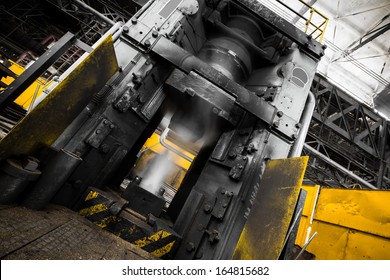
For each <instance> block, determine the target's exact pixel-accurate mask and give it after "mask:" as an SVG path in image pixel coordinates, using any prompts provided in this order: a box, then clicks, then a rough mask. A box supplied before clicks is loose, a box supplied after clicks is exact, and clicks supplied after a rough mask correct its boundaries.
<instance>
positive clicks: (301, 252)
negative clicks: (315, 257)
mask: <svg viewBox="0 0 390 280" xmlns="http://www.w3.org/2000/svg"><path fill="white" fill-rule="evenodd" d="M317 234H318V232H315V233H313V235H312V236H311V237H310V239H309V240H308V241H307V242H306V244H305V245H304V246H303V248H302V250H301V251H300V252H299V254H298V255H297V256H296V258H295V260H297V259H299V257H300V256H301V255H302V254H303V252H305V250H306V248H307V246H309V245H310V243H311V241H312V240H313V239H314V237H316V235H317Z"/></svg>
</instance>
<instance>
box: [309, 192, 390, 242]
mask: <svg viewBox="0 0 390 280" xmlns="http://www.w3.org/2000/svg"><path fill="white" fill-rule="evenodd" d="M389 201H390V192H389V191H376V190H349V189H330V188H323V189H322V190H321V195H320V198H319V202H318V206H317V210H316V214H315V219H316V220H320V221H324V222H327V223H332V224H336V225H340V226H344V227H347V228H351V229H357V230H360V231H364V232H368V233H372V234H377V235H380V236H384V237H388V238H390V203H389Z"/></svg>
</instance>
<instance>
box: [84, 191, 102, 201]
mask: <svg viewBox="0 0 390 280" xmlns="http://www.w3.org/2000/svg"><path fill="white" fill-rule="evenodd" d="M98 196H99V193H98V192H93V191H90V192H89V194H88V195H87V197H86V198H85V201H88V200H91V199H94V198H97V197H98Z"/></svg>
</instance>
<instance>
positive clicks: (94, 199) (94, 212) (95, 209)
mask: <svg viewBox="0 0 390 280" xmlns="http://www.w3.org/2000/svg"><path fill="white" fill-rule="evenodd" d="M113 203H114V200H112V199H109V198H108V197H106V196H104V195H102V194H100V193H98V192H97V191H95V190H91V191H90V192H89V193H88V195H87V196H86V198H85V199H84V203H83V204H82V206H81V207H82V208H81V209H80V210H79V211H78V212H79V214H80V215H81V216H84V217H86V218H87V219H88V220H90V221H91V222H93V223H94V224H96V225H97V226H99V227H101V228H105V227H107V226H108V225H109V224H110V223H112V222H116V221H117V220H118V219H119V218H118V217H116V216H115V215H112V214H111V213H110V210H109V209H110V206H111V205H112V204H113Z"/></svg>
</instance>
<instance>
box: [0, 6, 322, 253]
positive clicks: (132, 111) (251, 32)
mask: <svg viewBox="0 0 390 280" xmlns="http://www.w3.org/2000/svg"><path fill="white" fill-rule="evenodd" d="M111 33H112V34H113V35H112V36H111V35H109V36H105V37H104V38H103V39H102V40H101V43H100V44H99V45H98V46H96V48H94V50H93V51H92V52H91V53H90V54H89V55H87V56H86V57H85V58H84V59H83V60H82V61H81V62H80V63H78V65H77V67H74V68H72V69H70V70H69V71H68V73H69V74H68V75H67V76H66V77H65V78H64V79H63V80H62V81H61V82H60V83H59V84H58V85H57V86H56V87H55V88H54V89H53V90H52V91H51V93H50V94H48V96H47V97H46V98H45V99H43V100H42V101H41V102H40V103H39V105H37V106H36V107H35V108H34V110H32V111H31V113H29V114H28V115H27V116H26V117H25V118H24V119H23V120H22V121H21V122H19V123H18V125H17V126H15V127H14V128H13V129H12V130H11V131H10V133H8V135H7V136H6V137H5V138H3V139H2V140H1V142H0V157H1V160H2V162H3V167H2V171H1V175H0V182H1V188H2V189H3V190H2V193H3V194H2V198H1V200H2V201H1V202H2V203H14V202H18V203H21V205H23V206H26V207H28V208H32V209H37V210H39V209H43V208H44V207H45V206H46V205H47V204H48V203H55V204H60V205H63V206H66V207H68V208H70V209H72V210H74V211H77V212H79V213H80V214H81V215H83V216H85V217H86V218H87V219H89V220H91V221H92V222H94V223H95V224H97V225H98V226H100V227H102V228H105V229H106V230H107V231H109V232H112V233H114V234H116V235H118V236H120V237H121V238H123V239H125V240H127V241H129V242H131V243H133V244H135V245H137V246H138V247H140V248H142V249H144V250H145V251H147V252H150V253H151V254H152V255H154V256H157V257H161V258H169V259H278V258H283V254H285V253H286V252H285V250H283V249H284V248H285V247H286V243H288V239H289V236H290V233H291V230H289V229H291V228H292V226H293V225H294V219H293V216H294V209H295V207H296V204H297V201H298V196H299V191H300V185H301V183H302V179H303V174H304V170H305V166H306V162H307V158H305V157H299V156H300V153H301V150H302V147H303V142H304V139H305V136H306V133H307V129H308V126H309V121H310V118H311V114H312V112H313V109H314V97H313V95H312V94H311V93H310V92H309V89H310V85H311V82H312V79H313V76H314V73H315V70H316V66H317V63H318V61H319V59H320V57H321V56H323V55H324V49H325V47H324V46H322V45H321V44H320V43H319V42H317V41H316V40H314V39H313V38H312V36H310V35H307V34H305V33H304V32H302V31H300V30H299V29H297V28H296V27H294V26H293V25H291V24H290V23H288V22H287V21H285V20H284V19H283V18H281V17H279V16H277V15H276V14H274V13H273V12H272V11H270V10H269V9H267V8H266V7H265V6H263V5H262V4H260V3H258V2H256V1H249V0H220V1H219V0H207V1H204V0H198V1H197V0H151V1H149V2H147V3H146V4H145V5H144V6H143V7H142V8H141V9H140V10H139V11H138V12H137V13H136V14H135V15H134V16H133V17H132V18H131V20H130V21H129V22H126V23H124V24H123V25H122V24H116V25H115V26H114V27H113V29H112V32H111ZM61 40H62V41H61V42H62V44H63V45H65V44H66V43H67V42H71V41H72V40H73V41H74V36H73V35H72V34H67V35H65V36H64V38H62V39H61ZM61 42H60V44H61ZM57 46H58V44H57ZM52 51H53V52H54V51H55V50H52ZM28 70H29V69H28ZM31 71H33V70H30V72H31ZM20 84H22V82H20ZM15 87H17V84H15V85H14V86H13V87H9V88H7V89H6V90H5V91H4V92H3V93H2V95H1V96H0V101H1V104H2V105H1V108H4V106H6V105H7V104H9V102H11V101H12V99H14V95H13V94H15V92H14V91H15V90H16V89H15ZM22 87H23V86H22ZM151 137H154V139H155V142H156V143H155V145H157V144H158V145H161V146H163V147H164V150H163V151H161V152H159V153H155V154H154V155H153V157H150V158H149V159H145V155H147V154H148V151H151V149H152V148H153V147H152V146H153V145H146V144H145V143H146V142H147V141H148V139H150V138H151ZM149 141H150V140H149ZM149 154H150V153H149ZM179 161H181V162H183V161H184V162H185V163H184V165H180V164H179V163H178V162H179ZM183 166H184V167H183ZM179 167H181V168H179ZM174 168H176V170H179V169H180V170H179V171H180V172H179V171H177V172H176V173H175V174H181V175H180V176H179V177H176V179H175V180H171V182H174V183H172V184H167V183H166V182H165V181H166V180H167V177H168V176H170V174H172V170H173V169H174ZM178 168H179V169H178ZM164 182H165V183H164ZM295 215H298V214H297V213H295Z"/></svg>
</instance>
